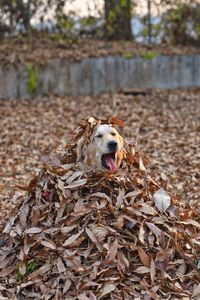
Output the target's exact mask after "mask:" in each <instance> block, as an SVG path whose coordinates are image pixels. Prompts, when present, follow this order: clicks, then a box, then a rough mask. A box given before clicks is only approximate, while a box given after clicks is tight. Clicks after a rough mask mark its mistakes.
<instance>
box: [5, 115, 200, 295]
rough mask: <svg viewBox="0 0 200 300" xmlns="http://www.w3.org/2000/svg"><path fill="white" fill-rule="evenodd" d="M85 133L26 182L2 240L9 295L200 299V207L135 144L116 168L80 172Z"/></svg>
mask: <svg viewBox="0 0 200 300" xmlns="http://www.w3.org/2000/svg"><path fill="white" fill-rule="evenodd" d="M112 122H114V123H118V120H116V119H112ZM86 130H87V131H88V130H90V123H88V122H87V121H84V122H83V123H81V124H80V127H79V129H78V131H77V132H76V134H75V135H74V136H73V137H72V141H71V143H70V144H68V145H67V146H66V147H65V149H64V150H63V151H60V152H59V153H57V155H56V156H49V157H47V156H46V157H44V159H43V161H44V168H43V170H42V171H41V172H40V173H39V175H38V176H37V177H35V178H34V179H33V180H32V181H31V182H30V184H29V186H28V187H21V189H25V190H27V194H26V196H24V197H23V196H20V197H21V199H18V202H19V205H18V207H16V208H15V211H14V212H13V215H12V217H11V218H10V219H9V222H8V223H7V225H6V226H5V228H4V233H3V235H2V237H1V240H0V242H1V249H0V268H1V271H0V296H1V299H20V300H21V299H68V300H72V299H79V300H95V299H115V300H117V299H120V300H121V299H127V300H128V299H185V300H186V299H191V297H192V298H193V299H199V297H200V284H199V277H200V272H199V269H200V260H199V259H200V223H199V221H200V217H199V214H198V210H197V209H195V208H194V207H193V208H191V207H190V206H189V204H188V205H187V207H186V206H185V205H183V203H182V204H181V203H179V201H177V199H176V197H175V196H173V195H171V194H170V193H168V192H167V191H165V190H164V189H163V188H162V187H161V186H160V185H159V184H158V183H157V182H156V181H155V180H154V179H153V178H152V177H151V176H150V174H149V173H148V172H147V170H146V168H145V165H144V164H145V159H144V158H143V156H142V155H141V154H140V152H137V151H133V148H132V145H131V144H130V143H128V144H127V145H126V147H127V157H126V161H125V162H126V163H125V165H124V167H123V168H122V169H120V170H119V172H118V173H116V174H111V173H102V172H92V171H86V172H83V171H82V170H80V169H79V166H78V165H77V164H76V163H75V159H76V156H75V148H76V142H77V139H78V138H79V137H80V136H81V135H82V134H84V133H85V131H86Z"/></svg>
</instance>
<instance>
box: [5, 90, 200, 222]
mask: <svg viewBox="0 0 200 300" xmlns="http://www.w3.org/2000/svg"><path fill="white" fill-rule="evenodd" d="M91 115H96V116H99V117H104V116H108V115H115V116H118V117H119V118H121V119H123V120H124V121H125V128H124V129H123V130H122V135H123V136H124V137H125V138H127V139H134V142H135V143H136V144H137V145H138V148H139V149H141V150H142V151H143V152H144V153H145V154H146V155H147V156H148V158H149V165H148V166H149V168H150V169H151V170H153V171H154V173H155V179H157V180H159V181H161V182H162V184H163V186H164V187H167V188H168V189H171V190H173V193H176V194H177V195H178V196H179V198H180V201H184V202H188V201H189V202H190V203H191V204H192V203H194V204H195V203H196V202H197V201H199V196H200V189H199V181H200V152H199V147H200V134H199V131H200V91H199V90H182V91H171V92H169V91H162V92H161V91H147V93H144V94H139V95H123V94H115V95H110V94H105V95H102V96H98V97H79V98H70V97H63V98H61V97H53V96H49V97H46V98H42V99H41V98H38V99H34V100H32V101H11V100H9V101H1V102H0V123H1V131H0V166H1V168H0V190H1V196H0V201H1V202H0V207H1V216H2V217H3V216H5V215H7V214H8V212H9V211H10V209H11V207H13V202H14V200H12V201H9V200H10V199H11V198H12V197H11V196H12V195H13V189H12V186H13V185H14V184H15V183H17V184H20V183H25V182H27V181H28V180H30V178H31V176H32V175H34V174H35V173H36V172H37V171H38V170H39V168H40V157H41V155H42V154H44V153H46V152H53V151H54V150H55V149H57V148H62V147H63V145H65V143H66V142H67V141H68V139H69V134H70V132H73V131H74V129H75V128H76V127H77V123H78V121H79V120H80V119H81V118H82V117H88V116H91ZM5 184H6V186H5ZM15 190H16V189H15ZM15 192H16V191H15ZM1 220H3V219H2V218H1Z"/></svg>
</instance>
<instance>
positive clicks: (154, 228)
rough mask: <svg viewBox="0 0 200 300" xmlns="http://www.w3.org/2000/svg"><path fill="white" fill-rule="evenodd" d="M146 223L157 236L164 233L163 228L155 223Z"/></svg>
mask: <svg viewBox="0 0 200 300" xmlns="http://www.w3.org/2000/svg"><path fill="white" fill-rule="evenodd" d="M146 225H147V226H148V227H149V229H150V230H151V231H152V232H153V233H154V234H155V235H157V236H160V235H161V233H162V230H161V229H160V228H158V227H157V226H156V225H155V224H153V223H150V222H146Z"/></svg>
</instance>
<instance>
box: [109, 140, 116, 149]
mask: <svg viewBox="0 0 200 300" xmlns="http://www.w3.org/2000/svg"><path fill="white" fill-rule="evenodd" d="M108 148H109V150H111V151H115V150H116V149H117V143H116V142H115V141H111V142H108Z"/></svg>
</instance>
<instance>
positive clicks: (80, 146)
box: [76, 137, 85, 162]
mask: <svg viewBox="0 0 200 300" xmlns="http://www.w3.org/2000/svg"><path fill="white" fill-rule="evenodd" d="M84 144H85V142H84V138H83V137H82V138H81V139H80V140H79V141H78V143H77V149H76V156H77V157H76V161H77V162H82V161H83V160H84V159H85V154H84Z"/></svg>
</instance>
